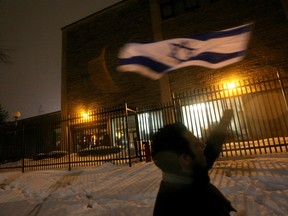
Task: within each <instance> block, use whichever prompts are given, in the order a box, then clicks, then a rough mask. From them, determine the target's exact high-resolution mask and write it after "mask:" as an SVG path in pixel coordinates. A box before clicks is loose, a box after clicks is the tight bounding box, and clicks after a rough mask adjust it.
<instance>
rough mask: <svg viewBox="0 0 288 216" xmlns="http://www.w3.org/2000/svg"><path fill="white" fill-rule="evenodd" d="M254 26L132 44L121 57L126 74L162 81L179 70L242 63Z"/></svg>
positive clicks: (124, 50) (121, 68)
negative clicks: (136, 74) (131, 73)
mask: <svg viewBox="0 0 288 216" xmlns="http://www.w3.org/2000/svg"><path fill="white" fill-rule="evenodd" d="M251 26H252V24H251V23H250V24H245V25H242V26H238V27H234V28H230V29H226V30H222V31H216V32H210V33H207V34H199V35H194V36H191V37H187V38H175V39H170V40H164V41H159V42H154V43H146V44H141V43H128V44H125V45H124V47H123V48H122V49H120V51H119V54H118V58H119V60H120V64H121V65H120V66H118V70H119V71H122V72H135V73H139V74H141V75H143V76H146V77H149V78H151V79H154V80H156V79H160V78H161V77H162V76H163V75H164V74H165V73H167V72H170V71H173V70H176V69H178V68H182V67H187V66H192V65H197V66H203V67H207V68H212V69H217V68H221V67H224V66H227V65H230V64H233V63H235V62H239V61H241V60H242V59H243V58H244V57H245V54H246V50H247V46H248V41H249V38H250V34H251V29H252V28H251Z"/></svg>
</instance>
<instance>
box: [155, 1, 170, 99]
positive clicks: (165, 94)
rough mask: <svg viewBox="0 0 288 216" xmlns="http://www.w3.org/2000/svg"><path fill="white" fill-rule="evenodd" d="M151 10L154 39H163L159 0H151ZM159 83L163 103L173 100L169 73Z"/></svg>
mask: <svg viewBox="0 0 288 216" xmlns="http://www.w3.org/2000/svg"><path fill="white" fill-rule="evenodd" d="M150 10H151V22H152V29H153V38H154V41H160V40H163V35H162V29H161V16H160V10H159V4H158V1H157V0H150ZM159 85H160V92H161V102H162V103H167V102H172V96H171V89H170V81H169V76H168V74H165V75H164V76H163V77H162V78H161V79H160V80H159Z"/></svg>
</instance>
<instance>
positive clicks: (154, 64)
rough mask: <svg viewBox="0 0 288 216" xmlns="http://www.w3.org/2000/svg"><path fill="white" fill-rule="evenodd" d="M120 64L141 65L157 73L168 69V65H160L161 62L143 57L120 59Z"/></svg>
mask: <svg viewBox="0 0 288 216" xmlns="http://www.w3.org/2000/svg"><path fill="white" fill-rule="evenodd" d="M120 62H121V64H123V65H133V64H138V65H143V66H145V67H147V68H150V69H152V70H153V71H155V72H158V73H161V72H163V71H166V70H168V69H170V67H169V66H168V65H165V64H162V63H161V62H158V61H154V60H153V59H151V58H148V57H144V56H134V57H132V58H127V59H120Z"/></svg>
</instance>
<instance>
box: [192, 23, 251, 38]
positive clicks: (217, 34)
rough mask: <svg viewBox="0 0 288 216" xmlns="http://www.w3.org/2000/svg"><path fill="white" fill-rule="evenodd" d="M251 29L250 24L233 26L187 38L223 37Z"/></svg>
mask: <svg viewBox="0 0 288 216" xmlns="http://www.w3.org/2000/svg"><path fill="white" fill-rule="evenodd" d="M249 31H251V26H250V25H245V26H242V27H239V28H234V29H231V30H227V31H217V32H210V33H209V34H198V35H193V36H190V37H187V38H191V39H195V40H201V41H207V40H210V39H213V38H223V37H230V36H235V35H240V34H244V33H246V32H249Z"/></svg>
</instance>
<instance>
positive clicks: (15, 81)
mask: <svg viewBox="0 0 288 216" xmlns="http://www.w3.org/2000/svg"><path fill="white" fill-rule="evenodd" d="M117 2H120V0H105V1H104V0H12V1H11V0H0V47H1V48H2V49H7V50H8V51H7V54H8V55H9V56H10V58H11V61H12V64H3V63H0V103H1V104H2V106H3V107H4V108H5V109H6V110H7V111H8V112H9V117H10V118H9V120H13V115H12V114H13V112H15V111H20V112H21V119H23V118H28V117H32V116H37V115H42V114H46V113H50V112H54V111H60V109H61V43H62V41H61V38H62V35H61V28H62V27H65V26H67V25H69V24H71V23H73V22H75V21H78V20H80V19H82V18H85V17H87V16H89V15H91V14H93V13H95V12H97V11H99V10H101V9H103V8H105V7H107V6H110V5H112V4H115V3H117Z"/></svg>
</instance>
